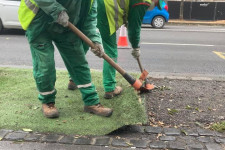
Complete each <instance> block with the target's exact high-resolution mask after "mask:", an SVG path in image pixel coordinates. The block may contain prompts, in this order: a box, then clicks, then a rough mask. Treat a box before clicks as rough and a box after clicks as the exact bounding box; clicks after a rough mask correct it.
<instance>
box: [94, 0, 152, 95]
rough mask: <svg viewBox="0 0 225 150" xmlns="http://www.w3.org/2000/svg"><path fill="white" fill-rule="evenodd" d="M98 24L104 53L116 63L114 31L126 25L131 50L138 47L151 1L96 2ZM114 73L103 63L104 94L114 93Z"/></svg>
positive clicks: (109, 0)
mask: <svg viewBox="0 0 225 150" xmlns="http://www.w3.org/2000/svg"><path fill="white" fill-rule="evenodd" d="M97 2H98V17H97V18H98V24H97V27H98V28H99V31H100V33H101V37H102V42H103V47H104V51H105V53H106V54H107V55H108V56H109V57H110V58H112V59H113V60H114V61H115V62H117V57H118V53H117V42H116V31H117V30H118V29H119V28H120V27H121V26H122V25H123V24H126V25H127V29H128V38H129V41H130V43H131V45H132V47H133V48H138V47H139V41H140V30H141V24H142V20H143V17H144V15H145V13H146V11H147V9H148V7H149V6H150V4H151V0H97ZM115 76H116V71H115V69H114V68H113V67H111V65H110V64H108V63H107V62H106V61H104V66H103V85H104V89H105V92H111V91H114V89H115V86H116V79H115Z"/></svg>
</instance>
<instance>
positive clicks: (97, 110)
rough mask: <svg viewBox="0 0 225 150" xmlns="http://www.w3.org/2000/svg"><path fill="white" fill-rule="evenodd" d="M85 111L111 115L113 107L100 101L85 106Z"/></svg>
mask: <svg viewBox="0 0 225 150" xmlns="http://www.w3.org/2000/svg"><path fill="white" fill-rule="evenodd" d="M84 112H88V113H93V114H96V115H99V116H104V117H109V116H111V115H112V113H113V110H112V109H111V108H105V107H103V106H102V105H101V104H100V103H99V104H97V105H92V106H84Z"/></svg>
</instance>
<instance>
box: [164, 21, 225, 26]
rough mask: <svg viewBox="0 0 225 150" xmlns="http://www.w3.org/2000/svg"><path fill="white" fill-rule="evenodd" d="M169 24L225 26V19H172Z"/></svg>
mask: <svg viewBox="0 0 225 150" xmlns="http://www.w3.org/2000/svg"><path fill="white" fill-rule="evenodd" d="M168 24H176V25H181V24H184V25H215V26H225V20H217V21H204V20H181V19H170V20H169V22H168Z"/></svg>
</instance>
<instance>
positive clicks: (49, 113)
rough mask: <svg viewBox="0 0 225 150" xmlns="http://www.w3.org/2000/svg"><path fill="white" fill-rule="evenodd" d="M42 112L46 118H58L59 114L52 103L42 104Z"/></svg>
mask: <svg viewBox="0 0 225 150" xmlns="http://www.w3.org/2000/svg"><path fill="white" fill-rule="evenodd" d="M42 112H43V114H44V116H45V117H47V118H58V117H59V112H58V110H57V108H56V107H55V104H54V103H49V104H42Z"/></svg>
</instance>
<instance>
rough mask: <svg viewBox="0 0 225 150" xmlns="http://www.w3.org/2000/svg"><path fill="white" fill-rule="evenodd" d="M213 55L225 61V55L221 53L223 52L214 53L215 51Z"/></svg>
mask: <svg viewBox="0 0 225 150" xmlns="http://www.w3.org/2000/svg"><path fill="white" fill-rule="evenodd" d="M213 53H215V54H216V55H218V56H219V57H220V58H222V59H225V53H223V52H216V51H213Z"/></svg>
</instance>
